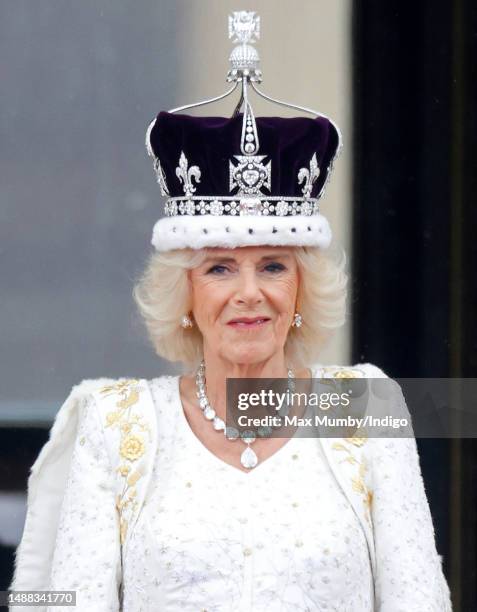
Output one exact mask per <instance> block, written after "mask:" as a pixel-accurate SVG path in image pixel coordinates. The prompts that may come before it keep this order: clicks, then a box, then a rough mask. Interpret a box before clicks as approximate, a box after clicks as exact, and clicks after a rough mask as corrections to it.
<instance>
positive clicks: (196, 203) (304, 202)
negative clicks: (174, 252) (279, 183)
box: [164, 196, 319, 217]
mask: <svg viewBox="0 0 477 612" xmlns="http://www.w3.org/2000/svg"><path fill="white" fill-rule="evenodd" d="M164 213H165V215H166V216H167V217H174V216H176V215H191V216H194V215H214V216H217V217H220V216H222V215H232V216H236V215H239V216H246V215H247V216H250V215H252V216H254V215H256V216H261V215H264V216H267V215H270V216H277V217H287V216H295V215H305V216H309V215H314V214H317V213H319V204H318V200H317V199H316V198H284V197H281V196H269V197H266V198H265V197H264V198H263V199H260V198H239V199H238V198H237V197H234V196H225V197H221V198H218V197H217V196H192V197H189V198H187V199H184V198H182V197H176V198H169V199H168V200H167V201H166V204H165V207H164Z"/></svg>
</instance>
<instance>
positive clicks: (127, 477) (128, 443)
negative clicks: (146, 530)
mask: <svg viewBox="0 0 477 612" xmlns="http://www.w3.org/2000/svg"><path fill="white" fill-rule="evenodd" d="M139 382H140V381H139V380H137V379H134V378H131V379H124V380H120V381H119V382H117V383H115V384H113V385H108V386H106V387H103V388H102V389H100V393H101V394H103V395H104V396H108V395H117V396H118V399H117V401H116V402H115V404H116V410H113V411H111V412H108V414H107V415H106V424H105V426H106V427H111V428H115V427H117V428H118V430H119V435H120V440H119V455H120V457H121V465H120V466H119V467H118V468H117V472H118V473H119V475H120V476H121V478H122V479H123V489H122V491H121V493H120V494H118V495H117V498H116V508H117V510H118V513H119V525H120V541H121V544H124V542H125V540H126V534H127V530H128V525H129V518H130V517H131V516H132V515H133V513H134V512H135V511H136V510H137V507H138V502H137V500H136V499H135V498H136V495H137V489H136V488H135V485H136V484H137V482H138V480H139V479H140V478H142V476H143V473H142V472H141V471H140V470H139V469H133V468H134V462H136V461H138V459H140V458H141V457H142V456H143V455H144V454H145V452H146V442H147V440H146V438H147V436H144V434H148V435H150V428H149V426H148V425H146V424H145V423H144V422H143V417H142V416H141V415H138V414H136V413H133V412H132V408H133V406H135V404H137V403H138V401H139V392H140V388H139Z"/></svg>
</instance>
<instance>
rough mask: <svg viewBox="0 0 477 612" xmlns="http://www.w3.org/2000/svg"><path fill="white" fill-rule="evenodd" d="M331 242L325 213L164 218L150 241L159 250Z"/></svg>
mask: <svg viewBox="0 0 477 612" xmlns="http://www.w3.org/2000/svg"><path fill="white" fill-rule="evenodd" d="M250 230H252V231H250ZM274 230H276V231H274ZM330 242H331V228H330V225H329V223H328V220H327V219H326V217H324V216H323V215H322V214H316V215H310V216H304V215H303V216H302V215H295V216H287V217H276V216H249V215H248V216H243V217H240V216H236V217H234V216H231V215H222V216H214V215H197V216H189V215H182V216H175V217H163V218H161V219H159V221H157V223H156V224H155V226H154V229H153V233H152V240H151V244H152V245H153V246H154V247H155V249H156V250H157V251H169V250H172V249H185V248H192V249H202V248H205V247H225V248H232V249H233V248H235V247H241V246H260V245H272V246H317V247H321V248H322V249H326V248H327V247H328V246H329V245H330Z"/></svg>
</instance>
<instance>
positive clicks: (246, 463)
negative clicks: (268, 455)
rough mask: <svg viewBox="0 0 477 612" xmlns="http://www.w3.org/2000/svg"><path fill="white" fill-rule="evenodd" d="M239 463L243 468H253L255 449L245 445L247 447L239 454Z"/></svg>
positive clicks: (255, 463)
mask: <svg viewBox="0 0 477 612" xmlns="http://www.w3.org/2000/svg"><path fill="white" fill-rule="evenodd" d="M240 463H241V464H242V465H243V467H245V468H254V467H255V466H256V465H257V463H258V457H257V455H256V453H255V451H253V450H252V449H251V448H250V446H247V448H246V449H245V450H244V451H243V453H242V455H241V456H240Z"/></svg>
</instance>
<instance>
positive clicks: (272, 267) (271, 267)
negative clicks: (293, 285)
mask: <svg viewBox="0 0 477 612" xmlns="http://www.w3.org/2000/svg"><path fill="white" fill-rule="evenodd" d="M265 270H266V271H267V272H282V271H283V270H285V266H284V265H283V264H281V263H278V262H273V263H269V264H267V265H266V266H265Z"/></svg>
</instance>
